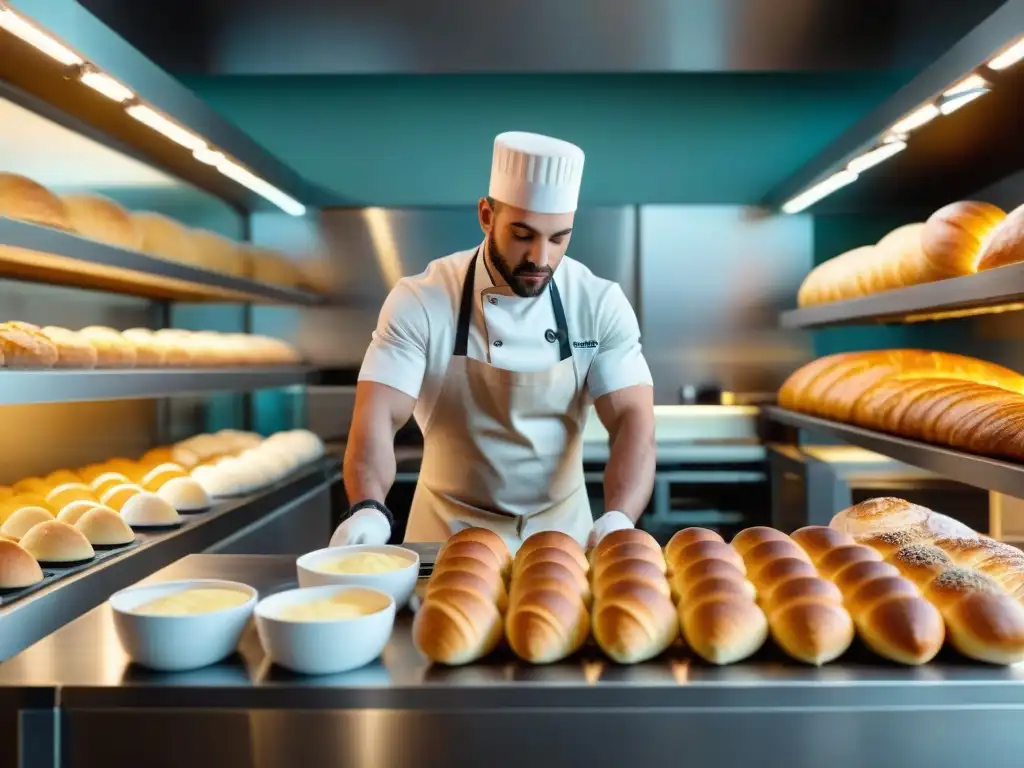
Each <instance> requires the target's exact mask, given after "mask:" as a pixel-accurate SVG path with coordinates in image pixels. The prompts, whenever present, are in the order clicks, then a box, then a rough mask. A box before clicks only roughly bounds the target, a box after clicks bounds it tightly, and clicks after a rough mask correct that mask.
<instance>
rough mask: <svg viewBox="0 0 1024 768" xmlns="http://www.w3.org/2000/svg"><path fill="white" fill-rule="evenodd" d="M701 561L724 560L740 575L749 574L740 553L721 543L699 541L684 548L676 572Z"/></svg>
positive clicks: (680, 553) (677, 562) (678, 558)
mask: <svg viewBox="0 0 1024 768" xmlns="http://www.w3.org/2000/svg"><path fill="white" fill-rule="evenodd" d="M701 560H724V561H725V562H727V563H729V564H730V565H732V566H734V567H735V568H736V569H737V570H738V571H740V573H743V574H746V572H747V566H746V565H745V564H744V562H743V558H742V557H741V556H740V554H739V552H737V551H736V550H735V549H733V548H732V547H731V546H729V545H728V544H723V543H722V542H720V541H697V542H694V543H693V544H690V545H688V546H686V547H683V548H682V549H681V550H680V551H679V556H678V557H677V558H676V563H675V570H677V571H681V570H686V569H687V568H689V567H690V566H691V565H692V564H693V563H696V562H699V561H701Z"/></svg>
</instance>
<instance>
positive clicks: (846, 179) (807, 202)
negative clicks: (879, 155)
mask: <svg viewBox="0 0 1024 768" xmlns="http://www.w3.org/2000/svg"><path fill="white" fill-rule="evenodd" d="M856 180H857V174H856V173H854V172H853V171H851V170H850V169H848V168H847V169H845V170H842V171H839V173H835V174H833V175H831V176H829V177H828V178H827V179H825V180H824V181H823V182H821V183H819V184H815V185H814V186H813V187H811V188H810V189H808V190H806V191H804V192H801V193H800V194H799V195H797V196H796V197H794V198H793V199H792V200H787V201H786V202H785V203H784V204H783V206H782V211H783V213H799V212H800V211H802V210H804V208H808V207H810V206H812V205H814V204H815V203H816V202H818V201H819V200H821V199H822V198H825V197H828V196H829V195H831V194H832V193H833V192H835V191H836V190H837V189H842V188H843V187H845V186H846V185H847V184H852V183H853V182H855V181H856Z"/></svg>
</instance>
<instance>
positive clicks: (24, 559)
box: [0, 539, 43, 589]
mask: <svg viewBox="0 0 1024 768" xmlns="http://www.w3.org/2000/svg"><path fill="white" fill-rule="evenodd" d="M42 580H43V571H42V569H41V568H40V567H39V563H37V562H36V560H35V558H34V557H32V555H30V554H29V553H28V552H26V551H25V550H24V549H22V548H21V547H20V546H19V545H18V544H15V543H14V542H13V541H9V540H7V539H0V589H23V588H25V587H31V586H32V585H33V584H38V583H39V582H40V581H42Z"/></svg>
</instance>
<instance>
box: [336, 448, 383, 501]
mask: <svg viewBox="0 0 1024 768" xmlns="http://www.w3.org/2000/svg"><path fill="white" fill-rule="evenodd" d="M381 437H383V438H386V439H370V440H352V439H351V436H350V439H349V443H348V446H347V447H346V449H345V473H344V474H345V494H346V495H347V496H348V500H349V501H350V502H351V503H353V504H355V503H356V502H358V501H363V500H365V499H373V500H375V501H379V502H381V503H383V502H384V499H385V498H386V497H387V495H388V491H390V490H391V486H392V485H394V482H395V444H394V438H390V436H387V435H382V436H381Z"/></svg>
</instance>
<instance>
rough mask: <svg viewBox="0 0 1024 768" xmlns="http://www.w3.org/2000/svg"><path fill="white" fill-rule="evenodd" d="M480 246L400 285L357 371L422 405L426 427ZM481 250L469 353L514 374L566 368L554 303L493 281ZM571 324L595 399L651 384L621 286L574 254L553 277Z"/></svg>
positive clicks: (584, 380)
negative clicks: (559, 365) (468, 275)
mask: <svg viewBox="0 0 1024 768" xmlns="http://www.w3.org/2000/svg"><path fill="white" fill-rule="evenodd" d="M476 251H477V249H476V248H474V249H472V250H468V251H461V252H459V253H454V254H452V255H450V256H445V257H443V258H440V259H437V260H435V261H433V262H431V263H430V265H429V266H428V267H427V269H426V270H425V271H423V272H422V273H420V274H418V275H415V276H412V277H405V278H403V279H401V280H400V281H399V282H398V283H397V284H396V285H395V287H394V288H393V289H392V290H391V293H390V294H389V295H388V297H387V299H386V300H385V302H384V306H383V308H382V309H381V312H380V319H379V320H378V323H377V329H376V330H375V331H374V333H373V337H372V340H371V342H370V346H369V348H368V349H367V350H366V355H365V357H364V358H363V365H362V368H361V369H360V371H359V380H360V381H374V382H377V383H379V384H386V385H387V386H389V387H393V388H394V389H397V390H399V391H401V392H404V393H405V394H407V395H409V396H410V397H414V398H416V407H415V410H414V412H413V415H414V417H415V419H416V422H417V424H419V425H420V427H421V428H422V427H424V426H425V425H426V424H427V423H428V422H429V420H430V413H431V411H432V410H433V407H434V403H435V402H436V400H437V397H438V395H439V394H440V391H441V386H442V384H443V383H444V377H445V373H446V370H447V367H448V362H449V360H450V359H451V357H452V349H453V347H454V344H455V329H456V324H457V319H458V317H457V316H458V311H459V301H460V299H461V296H462V280H463V276H464V275H465V274H466V270H467V268H468V266H469V262H470V260H471V259H472V258H473V254H474V253H476ZM483 254H484V249H483V246H481V247H480V258H478V259H477V262H476V273H475V275H474V277H473V291H474V296H475V298H476V300H475V301H474V302H473V317H472V322H471V323H470V330H469V344H468V351H467V354H468V356H469V357H471V358H474V359H477V360H486V361H487V362H488V363H490V364H491V365H493V366H495V367H498V368H504V369H506V370H510V371H520V372H527V371H535V370H541V369H544V368H549V367H551V366H553V365H556V364H557V363H558V362H559V347H558V340H557V338H556V337H555V336H554V331H555V329H556V324H555V314H554V310H553V308H552V304H551V296H550V294H549V293H548V292H547V291H544V292H543V293H541V295H539V296H535V297H530V298H523V297H520V296H516V295H515V294H514V293H513V292H512V289H511V288H509V287H508V286H502V287H496V286H495V285H494V282H493V281H492V280H491V276H490V274H489V271H488V268H487V266H486V261H485V259H484V258H483ZM552 279H553V280H554V281H555V283H556V284H557V286H558V290H559V293H560V295H561V298H562V305H563V307H564V310H565V317H566V323H567V325H568V327H569V340H570V343H571V345H572V355H573V362H574V364H575V367H576V371H577V378H578V380H579V381H580V382H581V384H582V385H583V386H584V387H585V388H586V394H587V395H588V397H589V399H591V400H593V399H596V398H598V397H601V396H602V395H605V394H608V393H609V392H614V391H616V390H619V389H624V388H626V387H631V386H634V385H638V384H647V385H650V384H652V379H651V372H650V369H649V368H648V366H647V361H646V360H644V356H643V353H642V351H641V345H640V326H639V323H638V322H637V319H636V314H635V313H634V312H633V308H632V307H631V306H630V304H629V301H628V300H627V299H626V295H625V294H624V293H623V292H622V289H621V288H620V287H619V285H618V284H617V283H613V282H611V281H610V280H605V279H603V278H600V277H597V276H596V275H595V274H594V273H593V272H591V271H590V270H589V269H588V268H587V267H585V266H584V265H583V264H581V263H580V262H578V261H575V260H573V259H571V258H569V257H568V256H566V257H564V258H563V259H562V262H561V263H560V264H559V265H558V269H557V270H555V274H554V277H553V278H552Z"/></svg>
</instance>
